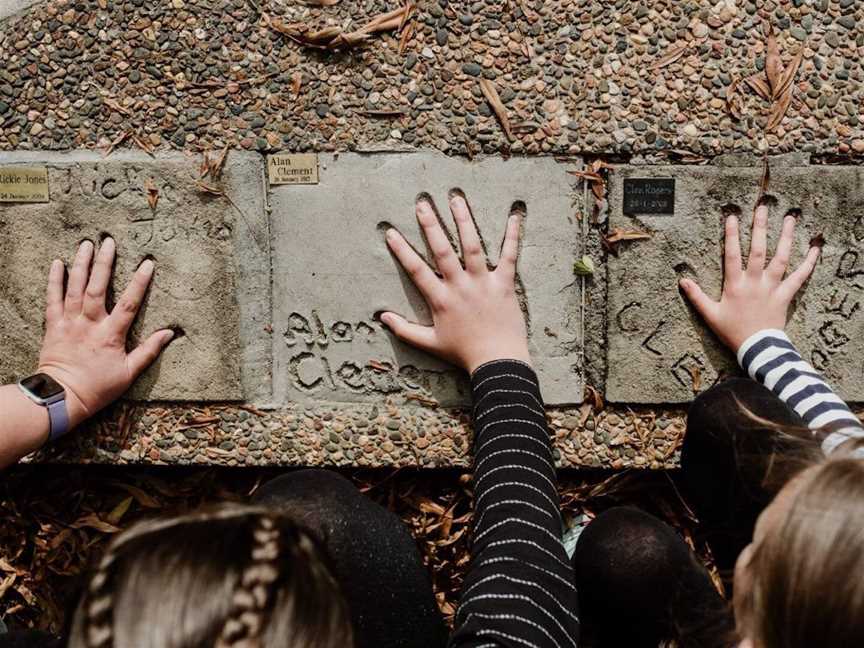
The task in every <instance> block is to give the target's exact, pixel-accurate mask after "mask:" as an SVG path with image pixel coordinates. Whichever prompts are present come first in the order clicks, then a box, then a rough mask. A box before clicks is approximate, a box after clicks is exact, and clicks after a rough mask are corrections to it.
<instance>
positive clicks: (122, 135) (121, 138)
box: [103, 131, 129, 157]
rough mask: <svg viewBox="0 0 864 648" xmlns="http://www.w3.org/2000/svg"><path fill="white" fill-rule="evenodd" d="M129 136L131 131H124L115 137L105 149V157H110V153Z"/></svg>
mask: <svg viewBox="0 0 864 648" xmlns="http://www.w3.org/2000/svg"><path fill="white" fill-rule="evenodd" d="M127 137H129V131H123V132H122V133H120V134H119V135H117V137H115V138H114V139H113V140H112V142H111V144H110V145H109V146H108V148H107V149H105V153H103V157H108V156H109V155H111V152H112V151H113V150H114V149H115V148H116V147H117V146H120V144H122V143H123V142H124V141H126V138H127Z"/></svg>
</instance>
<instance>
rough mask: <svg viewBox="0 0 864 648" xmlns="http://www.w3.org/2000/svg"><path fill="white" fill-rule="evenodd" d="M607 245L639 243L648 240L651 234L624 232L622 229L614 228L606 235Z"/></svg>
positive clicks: (634, 231)
mask: <svg viewBox="0 0 864 648" xmlns="http://www.w3.org/2000/svg"><path fill="white" fill-rule="evenodd" d="M605 238H606V242H607V243H620V242H621V241H640V240H644V239H650V238H651V234H649V233H648V232H639V231H637V230H625V229H624V228H623V227H615V228H613V229H612V230H610V231H609V234H607V235H606V237H605Z"/></svg>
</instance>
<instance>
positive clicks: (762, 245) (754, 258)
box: [747, 204, 768, 277]
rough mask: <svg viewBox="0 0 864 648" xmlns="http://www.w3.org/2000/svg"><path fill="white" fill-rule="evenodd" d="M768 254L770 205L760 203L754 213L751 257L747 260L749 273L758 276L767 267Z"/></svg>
mask: <svg viewBox="0 0 864 648" xmlns="http://www.w3.org/2000/svg"><path fill="white" fill-rule="evenodd" d="M767 254H768V206H767V205H764V204H763V205H759V206H758V207H757V208H756V212H755V213H754V214H753V234H752V235H751V238H750V258H749V259H748V260H747V274H749V275H751V276H753V277H758V276H760V275H761V274H762V271H763V270H764V269H765V257H766V256H767Z"/></svg>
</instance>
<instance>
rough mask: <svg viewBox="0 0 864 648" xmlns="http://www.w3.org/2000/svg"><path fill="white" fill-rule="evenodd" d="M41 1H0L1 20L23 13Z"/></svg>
mask: <svg viewBox="0 0 864 648" xmlns="http://www.w3.org/2000/svg"><path fill="white" fill-rule="evenodd" d="M39 2H41V0H0V20H3V19H4V18H8V17H9V16H14V15H15V14H18V13H23V12H24V11H25V10H26V9H29V8H30V7H32V6H33V5H35V4H38V3H39Z"/></svg>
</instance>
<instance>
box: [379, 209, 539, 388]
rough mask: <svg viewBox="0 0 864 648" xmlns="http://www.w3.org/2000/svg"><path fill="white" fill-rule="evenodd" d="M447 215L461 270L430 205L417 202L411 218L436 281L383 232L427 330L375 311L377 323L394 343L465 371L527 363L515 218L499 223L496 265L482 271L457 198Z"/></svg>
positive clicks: (481, 257)
mask: <svg viewBox="0 0 864 648" xmlns="http://www.w3.org/2000/svg"><path fill="white" fill-rule="evenodd" d="M450 210H451V211H452V212H453V219H454V220H455V221H456V226H457V228H458V230H459V239H460V241H461V247H462V252H463V254H464V256H465V268H464V269H463V267H462V264H461V263H460V262H459V257H457V256H456V253H455V252H454V251H453V248H452V247H451V246H450V242H449V241H448V240H447V236H446V235H445V234H444V231H443V230H442V229H441V224H440V223H439V222H438V218H437V216H436V215H435V212H434V211H433V209H432V205H430V204H429V203H428V202H426V201H425V200H421V201H420V202H418V203H417V220H418V221H419V223H420V226H421V227H422V228H423V233H424V235H425V236H426V240H427V241H428V243H429V247H430V249H431V250H432V254H433V257H434V260H435V265H436V266H437V268H438V270H439V272H440V273H441V277H438V276H436V274H435V272H434V271H433V270H432V268H430V267H429V266H428V265H427V264H426V262H425V261H424V260H423V259H422V258H420V256H419V255H418V254H417V252H415V251H414V250H413V248H411V246H410V245H408V243H407V242H406V241H405V239H404V238H403V237H402V235H401V234H399V232H397V231H396V230H395V229H391V230H389V231H388V232H387V244H388V245H389V247H390V250H391V251H392V252H393V254H394V255H396V258H397V259H398V260H399V263H401V264H402V267H403V268H404V269H405V271H406V272H407V273H408V275H409V276H410V277H411V279H412V280H413V281H414V284H415V285H416V286H417V288H418V289H419V290H420V292H421V294H422V295H423V297H424V298H425V299H426V302H427V303H428V304H429V308H430V310H431V311H432V322H433V325H432V326H421V325H419V324H414V323H411V322H408V321H407V320H406V319H405V318H404V317H401V316H399V315H396V314H395V313H390V312H387V313H382V315H381V321H383V322H384V324H386V325H387V326H388V327H389V328H390V330H392V331H393V333H395V334H396V336H397V337H398V338H399V339H401V340H404V341H405V342H408V343H409V344H412V345H414V346H416V347H419V348H420V349H423V350H424V351H428V352H429V353H432V354H435V355H437V356H439V357H441V358H444V359H445V360H448V361H450V362H453V363H455V364H457V365H459V366H460V367H462V368H464V369H466V370H467V371H468V372H473V371H474V370H475V369H476V368H477V367H479V366H480V365H481V364H483V363H484V362H489V361H490V360H499V359H505V358H506V359H516V360H522V361H524V362H529V361H530V357H529V355H528V340H527V333H526V329H525V319H524V317H523V315H522V310H521V309H520V308H519V302H518V300H517V299H516V290H515V288H514V281H515V278H516V258H517V254H518V249H519V225H520V217H519V216H518V215H516V214H513V215H511V216H510V220H509V221H507V232H506V234H505V236H504V244H503V246H502V248H501V255H500V259H499V262H498V267H497V268H495V269H494V270H489V269H488V267H487V265H486V255H485V254H484V252H483V246H482V244H481V242H480V237H479V235H478V234H477V229H476V227H475V226H474V221H473V219H472V218H471V213H470V211H469V210H468V205H467V204H466V203H465V199H464V198H462V197H461V196H459V195H454V196H453V197H452V198H451V199H450Z"/></svg>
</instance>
